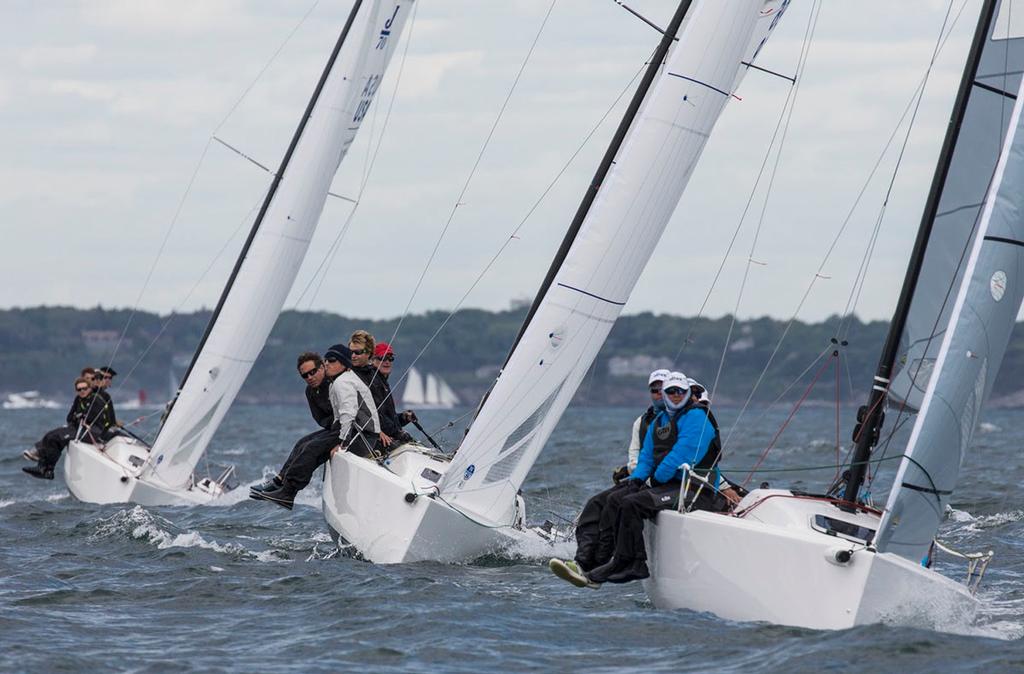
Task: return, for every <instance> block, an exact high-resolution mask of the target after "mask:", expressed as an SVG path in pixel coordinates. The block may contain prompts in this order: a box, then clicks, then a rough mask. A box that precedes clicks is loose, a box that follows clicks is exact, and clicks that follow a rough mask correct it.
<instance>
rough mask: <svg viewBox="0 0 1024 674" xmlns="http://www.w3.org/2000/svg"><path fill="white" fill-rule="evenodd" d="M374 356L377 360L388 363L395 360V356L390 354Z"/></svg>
mask: <svg viewBox="0 0 1024 674" xmlns="http://www.w3.org/2000/svg"><path fill="white" fill-rule="evenodd" d="M374 358H376V359H377V360H382V361H386V362H388V363H393V362H395V357H394V356H390V355H389V356H374Z"/></svg>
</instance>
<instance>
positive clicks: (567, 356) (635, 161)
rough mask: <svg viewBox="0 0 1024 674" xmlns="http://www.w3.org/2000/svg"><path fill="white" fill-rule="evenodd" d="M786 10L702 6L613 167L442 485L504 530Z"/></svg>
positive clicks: (771, 5)
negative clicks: (717, 127)
mask: <svg viewBox="0 0 1024 674" xmlns="http://www.w3.org/2000/svg"><path fill="white" fill-rule="evenodd" d="M787 4H788V0H781V1H780V0H776V1H768V2H766V1H765V0H743V1H738V0H737V1H735V2H720V1H719V0H710V1H705V0H700V1H698V2H694V3H693V4H692V5H691V7H690V9H689V12H688V14H687V16H686V20H685V22H684V23H682V24H681V27H680V28H679V29H678V31H677V36H678V38H679V41H678V43H677V45H676V47H675V48H674V49H673V51H672V52H671V54H670V56H669V58H668V59H667V62H666V63H665V64H664V66H663V67H662V69H661V71H660V72H659V73H658V76H657V79H656V80H655V81H654V83H653V85H652V86H651V87H650V88H649V89H648V91H647V94H646V97H645V98H644V99H643V102H642V105H641V107H640V109H639V111H638V113H637V115H636V116H635V117H634V119H633V121H632V126H631V127H630V129H629V132H628V134H627V135H626V137H625V140H624V142H623V143H622V145H621V146H620V147H619V149H618V152H617V154H616V155H615V158H614V159H615V161H614V164H613V165H612V167H611V169H610V171H609V172H608V174H607V176H606V177H605V179H604V181H603V183H602V184H601V185H600V187H599V189H598V193H597V195H596V199H595V200H594V202H593V204H592V206H591V208H590V209H589V211H588V212H587V214H586V216H585V219H584V220H583V222H582V226H581V228H580V230H579V232H578V234H577V235H576V238H575V239H574V240H573V242H572V244H571V247H570V248H569V249H568V252H567V254H566V255H565V257H564V259H563V261H562V264H561V266H560V267H558V268H557V271H556V272H555V275H554V277H553V279H552V282H551V283H550V285H549V286H548V288H547V290H546V291H543V290H542V293H543V294H542V295H541V296H539V302H537V303H535V310H534V312H533V314H532V318H530V319H529V322H528V324H527V325H526V326H525V328H524V330H523V332H522V334H521V337H520V339H519V342H518V344H517V345H516V347H515V348H514V350H513V352H512V354H511V355H510V357H509V360H508V362H507V363H506V365H505V367H504V369H503V370H502V372H501V374H500V375H499V378H498V380H497V382H496V383H495V385H494V387H493V389H492V390H491V392H490V394H489V395H488V397H487V399H486V401H485V402H484V404H483V405H482V406H481V408H480V410H479V413H478V415H477V418H476V420H475V421H474V423H473V425H472V426H471V428H470V430H469V433H468V434H467V435H466V437H465V439H464V440H463V442H462V445H461V447H460V448H459V451H458V453H457V454H456V455H455V458H454V459H453V461H452V466H451V468H450V469H449V470H448V471H447V473H446V475H445V478H444V481H443V483H442V485H441V495H442V497H443V498H444V499H445V500H446V501H447V502H448V503H449V504H451V505H453V506H455V507H457V508H459V509H460V510H462V511H463V512H470V513H472V514H473V515H472V516H473V517H475V518H479V519H480V520H482V521H485V522H492V523H495V524H509V523H511V520H512V518H513V517H514V508H515V501H516V499H515V497H516V493H517V492H518V490H519V487H520V485H521V484H522V482H523V480H524V479H525V477H526V474H527V473H528V472H529V470H530V468H531V467H532V465H533V463H534V461H535V460H536V458H537V456H538V455H539V453H540V451H541V449H542V448H543V447H544V444H545V443H546V442H547V439H548V437H549V436H550V434H551V431H552V429H553V428H554V426H555V424H557V423H558V420H559V418H560V417H561V415H562V413H563V412H564V411H565V408H566V406H567V405H568V404H569V401H570V400H571V398H572V397H573V394H574V393H575V392H576V389H577V387H578V386H579V384H580V381H581V380H582V378H583V376H584V374H585V373H586V372H587V370H588V369H589V368H590V366H591V364H592V363H593V361H594V358H595V357H596V356H597V353H598V350H599V349H600V348H601V345H602V344H603V343H604V341H605V338H606V337H607V336H608V332H609V330H610V329H611V327H612V324H613V323H614V322H615V320H616V318H617V317H618V316H619V313H620V312H621V311H622V307H623V306H624V305H625V303H626V301H627V300H628V299H629V295H630V293H631V292H632V290H633V287H634V285H635V284H636V282H637V279H638V278H639V276H640V273H641V272H642V271H643V269H644V267H645V265H646V264H647V260H648V259H649V258H650V256H651V254H652V252H653V251H654V248H655V246H656V245H657V243H658V240H659V239H660V238H661V235H662V232H663V231H664V229H665V226H666V224H667V223H668V220H669V218H670V216H671V215H672V212H673V211H674V210H675V208H676V205H677V203H678V202H679V198H680V196H681V195H682V192H683V188H684V187H685V186H686V183H687V181H688V179H689V177H690V175H691V174H692V172H693V169H694V166H695V165H696V162H697V158H698V157H699V156H700V153H701V150H702V149H703V148H704V144H705V142H706V141H707V138H708V135H709V134H710V133H711V130H712V128H713V126H714V124H715V121H716V120H717V119H718V116H719V114H720V113H721V112H722V109H723V108H724V106H725V104H726V102H728V100H729V99H730V98H731V97H732V92H733V91H734V89H735V87H736V85H737V84H738V83H739V80H740V79H741V77H742V74H743V72H744V71H745V70H746V68H744V67H742V66H741V62H742V61H748V62H749V61H750V60H752V59H753V58H754V56H755V55H756V53H757V51H758V50H759V49H760V47H761V45H762V44H763V43H764V40H765V39H767V37H768V35H769V33H770V32H771V29H772V28H773V27H774V26H775V24H776V23H777V21H778V19H779V17H780V16H781V14H782V12H783V11H784V9H785V7H786V5H787Z"/></svg>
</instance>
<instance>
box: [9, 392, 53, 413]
mask: <svg viewBox="0 0 1024 674" xmlns="http://www.w3.org/2000/svg"><path fill="white" fill-rule="evenodd" d="M60 407H61V404H60V403H59V402H57V401H56V400H50V399H49V398H44V397H43V396H42V394H41V393H39V391H22V392H21V393H8V394H7V398H6V399H5V400H4V402H3V408H4V409H5V410H55V409H59V408H60Z"/></svg>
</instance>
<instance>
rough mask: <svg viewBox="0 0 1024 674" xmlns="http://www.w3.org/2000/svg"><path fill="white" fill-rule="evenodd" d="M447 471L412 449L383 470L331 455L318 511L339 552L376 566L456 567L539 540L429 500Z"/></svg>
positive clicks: (345, 455) (421, 449)
mask: <svg viewBox="0 0 1024 674" xmlns="http://www.w3.org/2000/svg"><path fill="white" fill-rule="evenodd" d="M448 466H449V462H448V461H447V460H446V459H443V458H435V456H433V455H431V453H430V452H429V450H427V449H426V448H424V447H420V446H418V445H405V446H403V447H401V448H399V449H398V450H396V452H395V453H394V454H393V455H392V456H391V457H390V458H389V459H388V462H387V465H386V467H385V466H381V465H380V464H378V463H377V462H376V461H373V460H370V459H364V458H360V457H357V456H354V455H352V454H349V453H347V452H342V453H338V454H337V455H335V456H334V458H332V459H331V460H330V462H329V463H328V465H327V477H326V480H325V483H324V489H323V510H324V517H325V519H326V520H327V525H328V526H329V527H330V529H331V532H332V534H333V535H334V536H335V537H336V539H338V545H339V547H344V546H345V545H346V544H347V545H351V546H353V547H354V548H355V550H356V551H357V552H358V553H359V555H361V556H362V557H363V558H364V559H366V560H368V561H371V562H374V563H376V564H399V563H404V562H420V561H437V562H462V561H470V560H473V559H476V558H479V557H481V556H484V555H487V554H491V553H495V552H499V551H501V550H503V549H505V548H507V547H508V546H509V545H510V544H513V543H515V542H516V541H521V540H531V539H532V540H537V541H540V540H541V538H540V536H538V535H537V534H535V533H533V532H530V531H524V530H522V529H521V528H516V527H511V526H504V527H492V526H487V525H484V524H481V523H479V522H478V521H476V520H474V519H472V518H471V517H470V516H469V515H467V514H463V513H462V512H460V511H458V510H455V509H454V508H452V507H450V506H448V505H447V504H446V503H444V502H443V501H442V500H440V499H438V498H436V497H435V495H436V492H437V489H436V485H437V483H438V481H440V478H441V476H442V475H443V474H444V471H445V470H446V469H447V468H448ZM427 471H433V473H432V474H430V476H431V477H433V479H430V477H426V476H425V475H426V474H428V473H427ZM435 475H436V477H435ZM413 495H414V496H413ZM521 512H522V506H521V504H520V513H521Z"/></svg>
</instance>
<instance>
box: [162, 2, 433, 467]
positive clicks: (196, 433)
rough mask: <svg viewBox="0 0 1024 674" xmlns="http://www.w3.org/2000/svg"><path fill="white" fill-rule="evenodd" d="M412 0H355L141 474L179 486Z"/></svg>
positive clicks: (286, 273) (304, 240) (293, 259)
mask: <svg viewBox="0 0 1024 674" xmlns="http://www.w3.org/2000/svg"><path fill="white" fill-rule="evenodd" d="M413 2H414V0H386V1H385V0H377V1H373V0H357V3H356V8H355V9H354V10H353V11H354V12H355V16H354V18H353V22H352V25H351V27H350V29H349V32H348V35H347V37H346V39H345V41H344V44H343V45H342V47H341V51H340V52H339V53H338V56H337V58H336V60H335V62H334V66H333V67H332V68H331V70H330V72H329V73H327V78H326V80H325V82H324V87H323V89H322V91H321V92H320V96H319V97H318V98H317V100H316V102H315V103H314V105H313V108H312V112H311V114H310V117H309V120H308V121H307V123H306V126H305V128H304V130H303V132H302V133H301V135H300V137H299V138H298V142H297V144H296V146H295V149H294V152H293V154H292V156H291V160H290V162H289V163H288V165H287V168H286V169H285V171H284V175H283V176H282V178H281V181H280V183H279V185H278V188H277V191H276V192H275V193H274V195H273V198H272V199H271V201H270V203H269V205H268V207H267V210H266V212H265V214H264V217H263V220H262V223H261V224H260V226H259V229H258V231H257V233H256V235H255V237H254V238H253V241H252V244H251V246H250V248H249V251H248V254H247V255H246V257H245V259H244V261H243V262H242V264H241V266H240V268H239V271H238V274H237V277H236V278H235V281H234V284H233V285H232V286H231V289H230V290H229V291H228V294H227V296H226V297H225V299H224V303H223V306H222V308H221V312H220V315H219V316H218V318H217V320H216V323H215V324H214V325H213V327H212V329H211V332H210V334H209V336H208V338H207V340H206V343H205V344H204V345H203V347H202V351H201V352H200V353H199V354H198V356H197V358H196V361H195V363H194V365H193V367H192V370H191V373H190V374H189V376H188V379H187V380H186V381H185V383H184V386H183V387H182V390H181V393H180V395H179V396H178V399H177V401H176V403H175V404H174V407H173V409H172V410H171V412H170V414H169V415H168V417H167V419H166V420H165V422H164V425H163V427H162V428H161V430H160V433H159V435H158V436H157V439H156V441H155V443H154V445H153V449H152V452H151V454H150V456H151V464H150V466H149V468H148V472H149V473H151V474H152V475H153V476H155V477H156V478H157V479H159V480H160V481H162V482H163V483H165V484H167V485H168V486H171V487H185V486H187V485H188V483H189V480H190V479H191V476H192V471H193V470H194V469H195V465H196V463H197V462H198V461H199V458H200V457H201V456H202V454H203V452H204V451H205V450H206V446H207V444H208V443H209V442H210V438H211V437H212V436H213V434H214V433H215V432H216V430H217V427H218V426H219V425H220V422H221V419H223V417H224V415H225V414H226V413H227V411H228V408H229V407H230V406H231V403H232V402H233V401H234V399H235V396H236V395H237V394H238V391H239V389H240V388H241V387H242V384H243V382H244V381H245V378H246V377H247V376H248V374H249V370H250V369H251V368H252V364H253V362H254V361H255V360H256V357H257V356H258V355H259V353H260V351H261V350H262V349H263V346H264V344H265V343H266V340H267V337H268V335H269V334H270V330H271V328H272V327H273V326H274V322H275V321H276V320H277V316H278V314H279V313H280V312H281V309H282V307H283V306H284V302H285V299H286V298H287V296H288V293H289V291H290V290H291V287H292V284H293V282H294V281H295V277H296V275H297V274H298V272H299V268H300V266H301V265H302V261H303V258H304V257H305V256H306V251H307V249H308V248H309V242H310V239H312V237H313V233H314V231H315V229H316V225H317V222H318V221H319V220H320V214H321V212H322V211H323V208H324V202H325V201H326V200H327V192H328V190H329V189H330V186H331V181H332V180H333V178H334V174H335V173H336V172H337V170H338V166H339V164H340V163H341V160H342V159H343V158H344V156H345V153H346V152H347V151H348V148H349V146H351V144H352V141H353V140H354V139H355V136H356V132H358V130H359V127H360V124H361V123H362V121H363V119H364V117H365V116H366V112H367V109H368V108H369V106H370V103H371V102H372V100H373V97H374V94H375V93H376V92H377V90H378V88H379V86H380V82H381V79H382V78H383V76H384V70H385V68H386V67H387V64H388V61H389V60H390V59H391V55H392V54H393V53H394V49H395V46H396V44H397V43H398V39H399V36H400V34H401V30H402V27H403V25H404V24H405V20H406V18H407V17H408V15H409V12H410V9H411V7H412V4H413Z"/></svg>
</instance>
